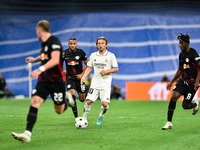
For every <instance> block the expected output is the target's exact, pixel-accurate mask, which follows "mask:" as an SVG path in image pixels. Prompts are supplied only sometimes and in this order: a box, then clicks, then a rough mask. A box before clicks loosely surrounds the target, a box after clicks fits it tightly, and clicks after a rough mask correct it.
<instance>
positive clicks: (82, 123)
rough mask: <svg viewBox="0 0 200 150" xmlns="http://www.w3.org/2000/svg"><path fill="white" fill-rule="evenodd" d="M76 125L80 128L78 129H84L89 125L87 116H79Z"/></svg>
mask: <svg viewBox="0 0 200 150" xmlns="http://www.w3.org/2000/svg"><path fill="white" fill-rule="evenodd" d="M75 126H76V127H77V128H78V129H84V128H86V127H87V126H88V121H87V119H86V118H84V117H77V118H76V119H75Z"/></svg>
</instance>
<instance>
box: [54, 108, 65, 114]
mask: <svg viewBox="0 0 200 150" xmlns="http://www.w3.org/2000/svg"><path fill="white" fill-rule="evenodd" d="M55 111H56V113H57V114H62V113H63V111H61V110H60V109H55Z"/></svg>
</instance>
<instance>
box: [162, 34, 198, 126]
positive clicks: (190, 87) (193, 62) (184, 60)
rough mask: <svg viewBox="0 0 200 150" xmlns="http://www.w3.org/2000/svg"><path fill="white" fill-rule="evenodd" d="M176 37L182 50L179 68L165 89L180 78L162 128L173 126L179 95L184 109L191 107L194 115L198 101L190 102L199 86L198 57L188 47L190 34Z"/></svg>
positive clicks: (195, 52) (193, 50)
mask: <svg viewBox="0 0 200 150" xmlns="http://www.w3.org/2000/svg"><path fill="white" fill-rule="evenodd" d="M177 39H179V45H180V49H181V51H182V52H181V53H180V54H179V68H178V70H177V72H176V74H175V75H174V77H173V79H172V80H171V81H170V83H169V84H168V85H167V89H168V90H170V89H171V86H172V84H173V82H175V81H176V80H177V79H178V78H180V79H179V80H178V82H177V83H176V85H175V87H174V89H173V92H172V95H171V99H170V102H169V106H168V116H167V123H166V125H165V126H164V127H162V129H163V130H167V129H172V128H173V125H172V117H173V113H174V110H175V108H176V102H177V100H178V99H179V97H180V96H181V95H184V99H183V102H182V107H183V108H184V109H192V114H193V115H195V114H196V113H197V111H198V107H199V101H195V102H194V103H192V99H193V97H194V95H195V93H196V91H197V90H198V88H199V79H200V72H199V68H200V57H199V54H198V53H197V51H196V50H195V49H193V48H190V47H189V43H190V36H189V35H188V34H182V33H181V35H180V36H177Z"/></svg>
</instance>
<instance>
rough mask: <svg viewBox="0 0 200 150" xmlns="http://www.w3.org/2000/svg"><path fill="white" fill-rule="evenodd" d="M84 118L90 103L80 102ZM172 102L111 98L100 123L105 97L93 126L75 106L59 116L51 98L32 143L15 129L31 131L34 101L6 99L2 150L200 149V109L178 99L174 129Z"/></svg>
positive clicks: (94, 110) (0, 114)
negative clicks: (80, 119) (82, 121)
mask: <svg viewBox="0 0 200 150" xmlns="http://www.w3.org/2000/svg"><path fill="white" fill-rule="evenodd" d="M77 103H78V111H79V116H82V109H83V105H84V103H81V102H80V101H77ZM168 103H169V102H168V101H167V102H166V101H125V100H122V101H118V100H111V104H110V105H109V106H110V107H109V110H108V111H107V113H106V114H105V116H104V119H103V122H102V124H101V125H100V126H97V125H96V121H97V119H98V115H99V113H100V107H101V105H100V100H97V101H96V102H95V103H94V104H93V105H92V107H91V112H90V114H89V115H88V118H87V120H88V127H87V128H86V129H77V128H76V127H75V125H74V120H75V119H74V116H73V114H72V110H71V108H68V109H67V110H66V112H64V113H63V114H61V115H58V114H56V113H55V111H54V106H53V102H52V100H51V99H47V100H46V102H45V103H44V104H43V105H42V106H41V107H40V109H39V111H38V118H37V122H36V124H35V126H34V128H33V132H32V137H31V142H30V143H25V142H20V141H17V140H15V139H14V138H13V137H12V136H11V132H17V133H22V132H24V130H25V125H26V116H27V113H28V111H29V106H30V100H15V99H0V149H1V150H170V149H171V150H183V149H187V150H190V149H191V150H194V149H200V140H199V139H200V112H198V113H197V114H196V115H195V116H193V115H192V110H183V109H182V106H181V102H180V101H179V102H177V105H176V110H175V113H174V117H173V129H170V130H162V129H161V128H162V126H164V125H165V123H166V117H167V109H168Z"/></svg>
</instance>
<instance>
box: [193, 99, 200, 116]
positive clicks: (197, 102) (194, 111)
mask: <svg viewBox="0 0 200 150" xmlns="http://www.w3.org/2000/svg"><path fill="white" fill-rule="evenodd" d="M194 102H195V103H196V104H197V106H196V107H195V108H193V109H192V114H193V115H196V113H197V112H198V110H199V101H194Z"/></svg>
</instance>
